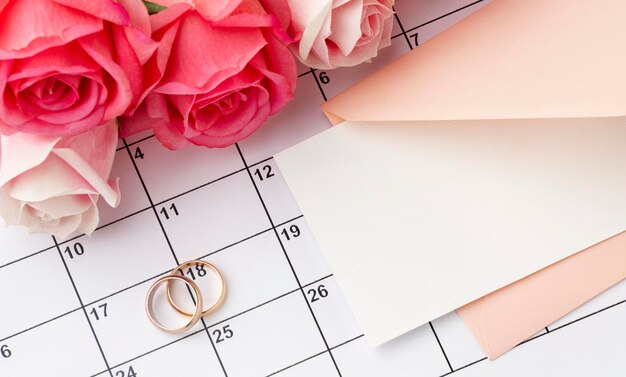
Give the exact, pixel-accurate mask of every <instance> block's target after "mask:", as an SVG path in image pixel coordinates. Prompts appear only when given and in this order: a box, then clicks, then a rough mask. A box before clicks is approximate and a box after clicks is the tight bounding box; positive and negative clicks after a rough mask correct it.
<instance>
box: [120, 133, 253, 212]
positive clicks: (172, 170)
mask: <svg viewBox="0 0 626 377" xmlns="http://www.w3.org/2000/svg"><path fill="white" fill-rule="evenodd" d="M130 152H131V156H133V160H134V161H135V164H136V165H137V168H138V169H139V172H140V174H141V177H142V178H143V181H144V183H145V185H146V188H147V190H148V192H149V193H150V196H151V198H152V201H153V203H155V204H158V203H161V202H163V201H165V200H168V199H170V198H172V197H174V196H177V195H180V194H181V193H184V192H187V191H189V190H196V189H197V188H198V187H201V186H203V185H206V184H209V183H210V182H213V181H215V180H217V179H220V178H222V177H224V176H226V175H228V174H231V173H233V172H236V171H239V170H242V169H243V168H244V165H243V162H242V160H241V157H240V156H239V153H238V152H237V149H236V148H235V147H234V146H231V147H227V148H214V149H209V148H198V147H196V148H194V147H193V146H188V147H186V148H181V149H178V150H175V151H168V152H166V151H164V147H163V145H161V143H160V142H159V141H158V140H157V139H156V138H154V137H153V138H150V139H148V140H145V141H142V142H140V143H137V144H135V145H133V146H131V147H130ZM164 152H166V153H164ZM216 162H218V163H216ZM165 167H166V168H165ZM164 179H167V180H168V182H169V184H167V185H164V184H163V180H164Z"/></svg>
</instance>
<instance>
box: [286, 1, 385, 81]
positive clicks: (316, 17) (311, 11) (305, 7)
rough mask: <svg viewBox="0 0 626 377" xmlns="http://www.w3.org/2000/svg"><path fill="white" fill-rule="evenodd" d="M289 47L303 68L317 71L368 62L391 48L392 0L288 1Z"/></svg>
mask: <svg viewBox="0 0 626 377" xmlns="http://www.w3.org/2000/svg"><path fill="white" fill-rule="evenodd" d="M288 4H289V9H290V11H291V22H290V24H289V26H288V28H287V31H288V33H289V34H290V35H291V36H292V37H293V38H294V39H296V40H297V39H298V38H299V41H298V42H297V43H295V44H293V45H292V46H291V48H292V51H293V52H294V54H295V55H296V56H297V57H298V59H300V61H301V62H302V63H304V64H305V65H307V66H309V67H312V68H318V69H332V68H335V67H349V66H354V65H357V64H360V63H362V62H364V61H368V60H370V59H371V58H373V57H375V56H376V55H378V50H380V49H381V48H383V47H387V46H389V45H390V44H391V29H392V27H393V9H392V6H393V4H394V1H393V0H288Z"/></svg>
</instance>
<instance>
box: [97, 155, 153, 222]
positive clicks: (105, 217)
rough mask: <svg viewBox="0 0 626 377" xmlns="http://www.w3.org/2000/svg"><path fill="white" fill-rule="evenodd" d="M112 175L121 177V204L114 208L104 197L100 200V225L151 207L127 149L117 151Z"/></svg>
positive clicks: (114, 177) (117, 177)
mask: <svg viewBox="0 0 626 377" xmlns="http://www.w3.org/2000/svg"><path fill="white" fill-rule="evenodd" d="M111 177H112V179H119V185H120V191H121V193H122V198H121V201H120V204H119V206H117V207H116V208H112V207H111V206H110V205H109V204H108V203H106V202H105V201H104V200H102V199H100V200H99V201H98V212H99V213H100V224H99V226H104V225H107V224H110V223H111V222H113V221H117V220H120V219H122V218H125V217H127V216H129V215H131V214H134V213H137V212H139V211H141V210H147V209H149V208H150V202H149V201H148V198H147V197H146V192H145V191H144V189H143V186H142V185H141V181H140V180H139V177H138V176H137V172H136V171H135V168H134V167H133V163H132V161H131V160H130V157H129V156H128V153H127V152H126V150H125V149H122V150H119V151H117V152H116V153H115V161H114V163H113V169H112V170H111Z"/></svg>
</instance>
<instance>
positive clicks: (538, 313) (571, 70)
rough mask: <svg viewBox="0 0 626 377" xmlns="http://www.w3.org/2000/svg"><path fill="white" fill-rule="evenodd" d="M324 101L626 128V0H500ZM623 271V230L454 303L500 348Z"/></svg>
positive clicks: (487, 343) (400, 116)
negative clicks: (615, 123) (615, 121)
mask: <svg viewBox="0 0 626 377" xmlns="http://www.w3.org/2000/svg"><path fill="white" fill-rule="evenodd" d="M322 109H323V111H324V112H325V113H326V115H327V116H328V118H329V119H330V120H331V121H332V122H333V124H338V123H341V122H343V121H344V120H347V121H360V122H369V121H375V122H398V121H404V122H412V121H454V120H486V119H502V120H524V119H528V120H532V119H534V120H537V119H545V120H550V119H565V118H586V119H589V122H590V123H593V122H601V121H602V119H605V118H620V119H622V120H623V124H624V127H626V2H625V1H622V0H607V1H602V2H588V1H570V0H495V1H494V2H493V3H491V4H489V5H487V6H486V7H485V8H483V9H481V10H480V11H478V12H477V13H475V14H473V15H471V16H469V17H468V18H466V19H465V20H463V21H461V22H459V23H458V24H456V25H455V26H452V27H451V28H450V29H448V30H446V31H445V32H443V33H442V34H440V35H438V36H436V37H435V38H433V39H431V40H430V41H428V42H426V43H425V44H423V45H421V46H420V47H418V48H417V49H415V50H413V51H412V52H410V53H409V54H407V55H405V56H404V57H402V58H400V59H399V60H397V61H395V62H394V63H392V64H390V65H389V66H387V67H385V68H383V69H382V70H380V71H379V72H377V73H375V74H373V75H371V76H370V77H368V78H366V79H365V80H363V81H361V82H360V83H358V84H356V85H354V86H353V87H351V88H349V89H348V90H346V91H344V92H342V93H341V94H339V95H338V96H336V97H335V98H333V99H331V100H330V101H328V102H327V103H325V104H324V105H322ZM625 148H626V146H625ZM598 241H600V240H598ZM625 277H626V234H625V233H621V234H619V235H617V236H615V237H613V238H611V239H608V240H606V241H604V242H600V243H598V244H596V245H595V246H592V247H590V248H588V249H586V250H584V251H581V252H578V253H577V254H574V255H572V256H570V257H568V258H566V259H563V260H561V261H559V262H557V263H555V264H553V265H550V266H548V267H546V268H544V269H542V270H540V271H538V272H536V273H534V274H532V275H530V276H528V277H526V278H524V279H522V280H519V281H517V282H515V283H513V284H510V285H508V286H506V287H504V288H501V289H499V290H497V291H495V292H493V293H491V294H488V295H486V296H484V297H483V298H480V299H478V300H476V301H474V302H472V303H470V304H467V305H465V306H463V307H461V308H460V309H458V313H459V314H460V315H461V317H462V318H463V320H464V321H465V323H466V324H467V326H468V327H469V328H470V330H471V332H472V333H473V334H474V336H475V337H476V339H477V341H478V342H479V343H480V345H481V347H482V348H483V350H484V351H485V353H486V354H487V355H488V357H489V358H491V359H493V358H495V357H498V356H499V355H501V354H502V353H503V352H506V351H507V350H509V349H510V348H512V347H514V346H515V345H516V344H517V343H519V342H521V341H523V340H524V339H526V338H528V337H529V336H531V335H533V334H534V333H536V332H537V331H539V330H541V329H542V328H543V327H544V326H547V325H549V324H550V323H552V322H553V321H555V320H557V319H558V318H559V317H561V316H563V315H565V314H566V313H568V312H570V311H571V310H573V309H575V308H576V307H577V306H579V305H581V304H583V303H584V302H586V301H587V300H589V299H591V298H592V297H593V296H595V295H597V294H599V293H600V292H602V291H604V290H606V289H607V288H609V287H610V286H612V285H614V284H615V283H617V282H618V281H620V280H621V279H624V278H625ZM406 299H409V298H408V297H406ZM366 335H367V334H366Z"/></svg>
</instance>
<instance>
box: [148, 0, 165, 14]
mask: <svg viewBox="0 0 626 377" xmlns="http://www.w3.org/2000/svg"><path fill="white" fill-rule="evenodd" d="M143 4H144V5H145V6H146V9H148V14H157V13H159V12H160V11H162V10H166V9H167V7H164V6H163V5H159V4H157V3H153V2H152V1H145V0H144V2H143Z"/></svg>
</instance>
